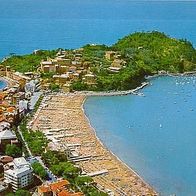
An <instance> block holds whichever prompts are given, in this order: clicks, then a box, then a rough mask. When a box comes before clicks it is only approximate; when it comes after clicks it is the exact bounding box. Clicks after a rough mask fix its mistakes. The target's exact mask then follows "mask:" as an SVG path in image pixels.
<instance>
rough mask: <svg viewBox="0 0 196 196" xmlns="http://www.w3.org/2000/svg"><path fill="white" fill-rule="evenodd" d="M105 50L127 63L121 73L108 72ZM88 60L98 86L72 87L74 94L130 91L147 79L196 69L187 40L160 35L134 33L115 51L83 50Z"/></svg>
mask: <svg viewBox="0 0 196 196" xmlns="http://www.w3.org/2000/svg"><path fill="white" fill-rule="evenodd" d="M106 50H113V51H117V52H118V53H119V54H120V55H121V56H122V57H121V58H122V59H123V60H125V61H126V66H125V67H124V68H123V69H122V70H121V71H120V72H119V73H115V74H114V73H110V72H109V71H108V70H107V68H108V67H109V66H110V64H111V62H109V61H106V59H105V58H104V52H105V51H106ZM84 53H85V57H86V58H87V59H88V60H90V61H91V62H93V63H92V67H91V70H92V71H93V72H94V73H95V74H96V75H97V85H96V86H93V87H92V86H90V87H89V86H87V85H85V84H84V83H83V82H80V81H79V82H76V83H74V84H73V85H72V87H73V89H75V90H86V89H88V90H99V91H102V90H127V89H131V88H135V87H136V86H138V85H139V84H140V83H141V82H142V81H143V80H144V76H145V75H152V74H155V73H158V71H161V70H164V71H168V72H170V73H183V72H185V71H193V70H195V69H196V50H195V49H194V47H193V46H192V44H191V43H190V42H188V41H187V40H177V39H173V38H170V37H168V36H166V35H165V34H164V33H160V32H156V31H153V32H147V33H144V32H142V33H134V34H131V35H128V36H126V37H124V38H122V39H120V40H119V41H118V42H117V43H116V44H114V45H113V46H112V47H110V48H109V47H106V46H104V45H101V46H90V45H87V46H85V47H84Z"/></svg>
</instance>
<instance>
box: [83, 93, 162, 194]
mask: <svg viewBox="0 0 196 196" xmlns="http://www.w3.org/2000/svg"><path fill="white" fill-rule="evenodd" d="M86 99H87V97H85V99H84V101H83V103H82V105H81V109H82V111H83V113H84V116H85V118H86V119H87V121H88V124H89V126H90V128H91V129H92V131H93V133H94V135H95V137H96V139H97V140H98V142H99V143H100V144H101V145H102V146H103V148H104V149H105V150H106V151H108V152H109V153H110V155H111V156H112V157H113V158H114V159H116V160H117V161H119V162H120V163H121V164H122V165H124V166H125V167H126V168H128V170H130V171H131V172H133V173H134V174H135V175H136V176H137V177H138V178H139V179H140V180H141V181H142V182H143V183H144V184H146V185H147V186H148V187H149V188H152V189H153V190H154V188H153V187H152V186H151V185H150V184H149V183H147V182H146V181H145V180H144V179H143V178H142V177H141V176H140V175H139V174H138V173H137V172H136V171H135V170H134V169H133V168H131V167H130V166H128V165H127V164H126V163H125V162H124V161H122V160H121V159H120V158H119V157H118V156H117V155H116V154H115V153H113V152H112V151H111V150H109V149H108V148H107V147H106V145H104V144H103V142H102V141H101V139H100V138H99V137H98V136H97V133H96V130H95V128H94V127H93V126H92V124H91V122H90V120H89V118H88V116H87V115H86V112H85V110H84V103H85V101H86ZM155 193H156V194H157V195H158V193H157V192H156V191H155Z"/></svg>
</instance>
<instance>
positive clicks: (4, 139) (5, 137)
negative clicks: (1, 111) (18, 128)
mask: <svg viewBox="0 0 196 196" xmlns="http://www.w3.org/2000/svg"><path fill="white" fill-rule="evenodd" d="M8 144H11V145H12V144H15V145H17V146H19V145H20V144H19V142H18V140H17V137H16V135H15V134H14V133H13V132H12V131H11V130H10V129H9V128H6V129H4V130H2V131H1V132H0V152H4V151H5V149H6V146H7V145H8Z"/></svg>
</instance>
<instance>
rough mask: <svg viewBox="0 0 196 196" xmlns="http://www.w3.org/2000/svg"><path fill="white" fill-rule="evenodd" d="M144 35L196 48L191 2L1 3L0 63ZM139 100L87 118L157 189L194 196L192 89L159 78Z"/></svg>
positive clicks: (106, 103) (95, 106)
mask: <svg viewBox="0 0 196 196" xmlns="http://www.w3.org/2000/svg"><path fill="white" fill-rule="evenodd" d="M150 30H159V31H163V32H165V33H167V34H169V35H170V36H172V37H176V38H186V39H189V40H190V41H191V42H192V43H193V44H194V45H196V33H195V32H196V2H195V1H192V2H191V1H131V0H71V1H70V0H7V1H6V0H0V59H1V58H3V57H4V56H6V55H9V54H10V53H17V54H24V53H29V52H32V51H33V50H34V49H54V48H59V47H62V48H77V47H80V46H82V45H84V44H87V43H103V44H109V45H110V44H113V43H114V42H116V41H117V40H118V39H119V38H121V37H123V36H125V35H127V34H129V33H132V32H135V31H150ZM182 80H184V79H182ZM173 92H177V94H174V93H173ZM144 93H145V94H146V97H136V96H124V97H108V98H100V97H99V98H91V99H89V100H88V101H87V102H86V105H85V107H86V111H87V113H88V114H89V116H90V119H91V121H92V124H93V125H94V126H95V127H96V129H97V132H98V135H99V136H100V138H101V139H102V140H103V141H104V142H105V143H106V144H107V146H108V147H110V149H112V151H114V152H115V153H116V154H118V155H119V156H120V158H122V159H123V160H125V161H126V163H128V164H129V165H130V166H132V167H133V168H134V169H136V171H138V172H139V173H140V175H142V176H143V177H144V178H145V179H146V180H147V181H148V182H150V183H151V184H152V185H153V186H155V187H156V188H157V190H159V191H161V192H163V193H166V194H169V193H179V194H178V195H183V196H184V195H185V196H189V195H191V196H192V195H196V191H195V189H196V188H195V187H196V169H195V168H196V167H195V165H196V152H195V149H196V148H195V143H196V134H195V130H196V121H195V111H196V106H195V104H196V103H195V102H194V99H195V98H196V97H195V96H196V95H195V87H194V86H193V83H192V82H191V83H189V84H187V83H186V85H185V84H184V85H176V82H175V80H174V79H171V78H160V79H157V80H156V81H153V86H151V87H148V88H145V89H144ZM114 106H115V107H114ZM192 109H193V111H192ZM95 111H96V113H95ZM122 152H123V153H122Z"/></svg>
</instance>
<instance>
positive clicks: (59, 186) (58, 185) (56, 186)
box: [50, 180, 69, 192]
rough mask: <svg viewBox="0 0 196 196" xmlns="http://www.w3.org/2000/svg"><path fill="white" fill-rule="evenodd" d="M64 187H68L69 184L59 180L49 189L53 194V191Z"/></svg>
mask: <svg viewBox="0 0 196 196" xmlns="http://www.w3.org/2000/svg"><path fill="white" fill-rule="evenodd" d="M66 185H69V182H68V181H67V180H61V181H60V182H55V183H52V184H51V185H50V188H51V190H52V191H53V192H54V191H57V190H59V189H61V188H63V187H64V186H66Z"/></svg>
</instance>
